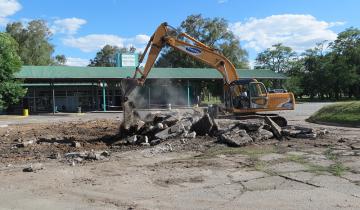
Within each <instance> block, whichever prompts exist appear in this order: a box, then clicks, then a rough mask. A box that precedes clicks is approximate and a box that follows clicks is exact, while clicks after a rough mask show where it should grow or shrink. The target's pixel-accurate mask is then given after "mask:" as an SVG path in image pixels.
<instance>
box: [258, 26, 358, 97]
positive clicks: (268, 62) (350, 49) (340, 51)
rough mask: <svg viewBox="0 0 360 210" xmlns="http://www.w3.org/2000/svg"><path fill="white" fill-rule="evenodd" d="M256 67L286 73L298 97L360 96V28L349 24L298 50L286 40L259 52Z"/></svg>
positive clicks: (288, 83)
mask: <svg viewBox="0 0 360 210" xmlns="http://www.w3.org/2000/svg"><path fill="white" fill-rule="evenodd" d="M255 68H261V69H271V70H273V71H275V72H279V73H285V74H286V75H287V76H288V77H289V79H288V80H287V81H286V84H285V87H286V88H287V89H288V90H290V91H292V92H293V93H294V94H295V95H296V96H297V97H303V96H308V97H310V98H311V99H313V98H319V99H340V98H344V97H347V98H357V99H359V98H360V30H359V29H357V28H353V27H352V28H348V29H346V30H344V31H343V32H340V33H339V34H338V36H337V39H336V40H334V41H332V42H328V41H323V42H321V43H318V44H317V45H316V46H315V47H314V48H311V49H308V50H305V52H303V53H300V54H299V53H296V52H294V51H293V50H292V49H291V48H290V47H287V46H284V45H282V44H276V45H273V46H272V48H268V49H266V50H264V51H263V52H261V53H259V54H258V56H257V58H256V66H255Z"/></svg>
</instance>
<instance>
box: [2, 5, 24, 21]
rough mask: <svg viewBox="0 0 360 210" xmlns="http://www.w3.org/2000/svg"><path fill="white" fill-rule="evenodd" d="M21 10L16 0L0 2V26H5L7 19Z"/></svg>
mask: <svg viewBox="0 0 360 210" xmlns="http://www.w3.org/2000/svg"><path fill="white" fill-rule="evenodd" d="M20 9H21V4H20V3H19V2H18V1H17V0H0V25H6V24H7V23H8V21H9V19H8V18H7V17H8V16H11V15H13V14H15V13H16V12H17V11H19V10H20Z"/></svg>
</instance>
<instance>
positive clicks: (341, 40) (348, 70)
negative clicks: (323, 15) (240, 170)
mask: <svg viewBox="0 0 360 210" xmlns="http://www.w3.org/2000/svg"><path fill="white" fill-rule="evenodd" d="M330 48H331V49H332V58H333V60H332V63H333V64H334V68H333V72H334V76H335V79H336V81H335V84H334V85H335V86H334V87H335V88H336V89H335V90H334V91H335V93H336V97H337V98H338V97H340V95H339V94H340V91H342V92H347V94H348V96H349V97H351V96H352V95H355V96H356V97H357V98H360V85H359V83H360V30H359V29H357V28H348V29H346V30H345V31H343V32H341V33H339V34H338V37H337V39H336V40H335V41H334V42H332V43H331V44H330Z"/></svg>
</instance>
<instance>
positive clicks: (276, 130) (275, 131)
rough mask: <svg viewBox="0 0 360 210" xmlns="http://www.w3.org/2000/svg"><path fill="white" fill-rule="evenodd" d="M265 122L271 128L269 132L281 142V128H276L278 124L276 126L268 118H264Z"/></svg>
mask: <svg viewBox="0 0 360 210" xmlns="http://www.w3.org/2000/svg"><path fill="white" fill-rule="evenodd" d="M264 119H265V122H266V123H267V124H268V125H270V126H271V132H273V134H274V136H275V137H276V138H277V139H279V140H282V134H281V131H282V129H281V127H280V126H278V124H276V123H275V122H274V121H273V120H272V119H270V118H269V117H268V116H265V118H264Z"/></svg>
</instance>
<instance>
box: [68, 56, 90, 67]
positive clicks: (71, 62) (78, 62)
mask: <svg viewBox="0 0 360 210" xmlns="http://www.w3.org/2000/svg"><path fill="white" fill-rule="evenodd" d="M88 64H89V59H84V58H74V57H67V58H66V63H65V65H67V66H87V65H88Z"/></svg>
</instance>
